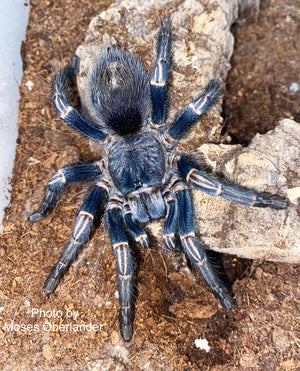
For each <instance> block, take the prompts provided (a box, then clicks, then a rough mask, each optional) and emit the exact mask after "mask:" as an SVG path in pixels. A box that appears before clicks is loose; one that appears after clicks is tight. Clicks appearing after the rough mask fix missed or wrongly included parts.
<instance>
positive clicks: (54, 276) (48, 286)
mask: <svg viewBox="0 0 300 371" xmlns="http://www.w3.org/2000/svg"><path fill="white" fill-rule="evenodd" d="M67 268H68V266H67V265H66V264H64V263H63V262H61V261H59V262H58V263H56V264H55V265H54V266H53V268H52V269H51V272H50V274H49V276H48V278H47V280H46V282H45V284H44V294H45V296H49V295H50V294H52V293H53V292H54V291H55V290H56V288H57V286H58V284H59V281H60V279H61V277H62V276H63V274H64V273H65V271H66V270H67Z"/></svg>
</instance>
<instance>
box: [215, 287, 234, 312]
mask: <svg viewBox="0 0 300 371" xmlns="http://www.w3.org/2000/svg"><path fill="white" fill-rule="evenodd" d="M212 291H213V293H214V294H215V296H216V297H217V298H218V299H219V300H220V302H221V304H222V306H223V308H225V309H227V310H231V309H232V308H233V306H234V299H233V297H232V296H231V295H230V294H229V292H228V291H227V289H226V288H224V287H222V286H218V287H216V288H213V290H212Z"/></svg>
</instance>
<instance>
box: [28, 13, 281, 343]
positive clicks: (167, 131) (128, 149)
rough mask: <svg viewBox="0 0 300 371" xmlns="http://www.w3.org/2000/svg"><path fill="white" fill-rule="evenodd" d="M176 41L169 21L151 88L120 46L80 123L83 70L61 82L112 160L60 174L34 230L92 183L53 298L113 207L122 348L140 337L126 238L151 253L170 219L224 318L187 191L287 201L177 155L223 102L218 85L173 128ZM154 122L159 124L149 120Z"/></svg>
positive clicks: (173, 239)
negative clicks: (65, 194)
mask: <svg viewBox="0 0 300 371" xmlns="http://www.w3.org/2000/svg"><path fill="white" fill-rule="evenodd" d="M170 44H171V31H170V22H169V20H168V19H164V20H163V22H162V27H161V31H160V34H159V39H158V48H157V59H156V62H155V66H154V70H153V73H152V75H151V79H149V78H148V74H147V73H146V71H145V70H144V68H143V66H142V64H141V63H140V62H139V61H137V60H136V59H135V58H134V57H133V56H132V55H129V54H126V53H125V52H123V51H121V50H120V49H118V48H117V47H115V46H111V47H109V48H106V51H105V52H104V53H103V54H102V55H101V56H100V57H99V59H98V62H97V63H96V64H95V66H93V68H92V69H91V73H90V74H89V75H87V76H86V77H85V79H86V83H85V85H84V86H85V88H84V91H81V92H80V95H81V96H85V98H86V99H85V101H86V102H88V104H87V106H85V107H84V110H85V112H84V114H83V115H81V114H80V113H79V112H78V111H77V110H76V109H75V108H73V107H72V106H71V105H70V103H69V101H68V98H67V85H68V84H67V83H68V81H69V79H70V78H72V76H74V75H75V74H77V73H78V70H79V73H80V68H79V66H80V61H79V59H78V58H73V60H72V63H71V66H69V67H67V68H65V69H63V70H62V71H60V72H59V73H57V74H56V75H55V76H54V79H53V103H54V106H55V108H56V110H57V112H58V114H59V115H60V117H61V118H63V119H64V120H65V121H66V122H67V123H69V124H70V125H71V126H73V127H74V128H75V129H77V130H79V131H80V132H81V133H83V134H85V135H86V136H88V137H90V138H92V139H94V140H95V141H97V142H98V143H99V145H101V146H103V147H104V148H105V151H106V155H105V156H104V158H103V159H102V160H101V161H99V162H95V163H92V164H82V165H75V166H70V167H66V168H63V169H61V170H58V171H57V172H56V173H55V174H54V176H53V177H52V178H51V179H50V181H49V183H48V186H47V189H46V192H45V196H44V199H43V202H42V205H41V207H40V210H39V211H37V212H35V213H33V214H32V215H31V216H30V218H29V220H30V221H32V222H35V221H38V220H41V219H43V218H44V217H46V216H47V215H48V214H49V213H50V212H51V211H52V210H53V208H54V206H55V204H56V202H57V200H58V199H59V197H60V195H61V193H62V191H63V189H64V188H65V187H66V186H67V185H68V184H70V183H72V182H76V181H91V180H93V181H94V186H93V188H92V189H91V190H90V192H89V194H88V196H87V198H86V200H85V202H84V204H83V206H82V208H81V211H80V212H79V215H78V217H77V219H76V223H75V227H74V230H73V232H72V235H71V237H70V239H69V241H68V243H67V245H66V247H65V249H64V251H63V253H62V255H61V257H60V259H59V260H58V262H57V263H56V264H55V265H54V267H53V268H52V270H51V272H50V275H49V277H48V279H47V281H46V283H45V286H44V290H45V295H50V294H51V293H52V292H53V291H54V290H55V289H56V287H57V285H58V283H59V280H60V279H61V277H62V276H63V274H64V273H65V271H66V270H67V269H68V267H69V266H70V264H71V263H72V261H73V260H74V259H75V257H76V255H77V252H78V251H79V249H80V248H81V247H82V245H83V244H84V243H85V242H86V240H87V239H88V236H89V232H90V229H91V227H92V225H93V220H94V217H95V215H96V213H97V210H98V209H99V208H100V206H101V205H103V204H104V205H105V217H106V224H107V227H108V230H109V234H110V238H111V242H112V247H113V250H114V253H115V257H116V261H117V272H118V277H119V297H120V306H121V308H120V327H121V333H122V336H123V338H124V339H125V340H126V341H128V340H130V339H131V337H132V323H133V315H132V312H133V311H132V309H133V290H132V285H133V274H134V269H133V262H132V257H131V253H130V246H129V244H128V237H127V234H129V235H131V236H132V237H133V238H134V239H135V241H136V242H137V243H138V244H139V245H140V246H142V247H145V248H147V247H148V246H149V243H150V241H149V238H148V236H147V233H146V231H145V230H144V225H145V224H146V223H148V222H149V221H151V220H155V219H160V218H162V217H165V218H166V219H165V222H164V226H163V239H164V243H165V245H166V247H167V248H168V249H169V250H172V251H178V250H181V251H182V252H183V253H185V254H186V256H187V258H188V259H189V260H190V261H191V262H192V263H193V264H195V266H196V267H197V268H198V269H199V271H200V272H201V274H202V276H203V278H204V280H205V281H206V283H207V284H208V286H209V287H210V288H211V290H212V291H213V293H214V294H215V295H216V296H217V297H218V298H219V299H220V301H221V303H222V305H223V306H224V307H225V308H226V309H231V308H232V306H233V300H232V297H231V295H230V294H229V292H228V291H227V289H226V287H225V286H224V285H223V284H222V283H221V282H220V280H219V279H218V278H217V276H216V275H215V273H214V271H213V269H212V267H211V265H210V264H209V262H208V260H207V258H206V254H205V251H204V250H203V249H202V248H201V247H200V245H199V243H198V241H197V239H196V237H195V227H194V223H193V207H192V199H191V195H190V190H189V188H190V187H191V186H194V187H196V188H198V189H200V190H202V191H204V192H206V193H208V194H210V195H212V196H221V197H224V198H227V199H229V200H232V201H235V202H238V203H241V204H244V205H250V206H258V207H267V206H268V207H272V208H275V209H284V208H286V207H287V201H286V199H285V198H283V197H281V196H278V195H274V194H267V193H258V192H256V191H253V190H249V189H245V188H240V187H236V186H231V185H229V184H228V183H225V182H224V181H222V180H218V179H217V178H214V177H212V176H211V175H208V174H207V173H206V172H205V169H206V166H205V165H204V164H203V163H201V162H200V161H198V160H197V159H196V158H194V157H192V156H190V155H187V154H185V153H179V152H174V151H173V147H174V146H175V145H176V143H177V142H178V140H179V139H180V138H181V137H182V135H183V134H184V133H185V132H186V131H187V130H188V129H189V127H190V126H191V125H192V124H193V123H194V122H195V121H196V120H197V119H198V118H199V116H201V115H202V114H203V113H204V112H205V111H207V110H208V109H209V108H210V107H211V106H212V105H213V104H214V102H215V101H216V99H218V97H219V94H220V89H219V83H218V82H217V81H211V82H210V83H209V84H208V86H207V87H206V88H205V89H204V91H203V93H202V94H200V95H199V96H198V97H197V98H196V99H195V100H194V101H193V102H192V103H190V104H189V105H188V106H187V107H186V109H185V110H184V111H183V112H182V113H181V114H180V115H179V116H178V117H177V119H176V120H175V121H174V122H173V123H172V124H171V125H166V123H165V116H166V80H167V74H168V70H169V58H170ZM150 112H151V117H149V116H150Z"/></svg>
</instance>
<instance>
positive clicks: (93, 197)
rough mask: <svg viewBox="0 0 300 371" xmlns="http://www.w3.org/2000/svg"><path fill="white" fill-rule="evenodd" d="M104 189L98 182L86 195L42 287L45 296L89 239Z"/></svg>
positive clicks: (102, 198) (105, 193) (54, 287)
mask: <svg viewBox="0 0 300 371" xmlns="http://www.w3.org/2000/svg"><path fill="white" fill-rule="evenodd" d="M106 198H107V191H106V187H105V188H104V187H102V186H101V183H100V182H99V183H98V184H97V185H96V186H94V187H93V188H92V190H91V191H90V193H89V194H88V196H87V198H86V200H85V202H84V204H83V206H82V208H81V210H80V212H79V214H78V216H77V219H76V223H75V226H74V229H73V232H72V235H71V238H70V240H69V241H68V243H67V245H66V247H65V249H64V251H63V253H62V254H61V256H60V258H59V260H58V262H57V263H56V264H55V265H54V266H53V267H52V269H51V272H50V274H49V276H48V278H47V280H46V282H45V285H44V293H45V295H46V296H48V295H50V294H51V293H53V292H54V290H55V289H56V287H57V286H58V284H59V281H60V279H61V277H62V276H63V275H64V273H65V272H66V270H67V269H68V268H69V266H70V265H71V263H72V262H73V261H74V259H75V257H76V255H77V253H78V251H79V249H80V248H81V247H82V246H83V244H84V243H85V242H86V240H87V239H88V237H89V234H90V230H91V227H92V225H93V220H94V217H95V215H96V213H97V211H98V209H99V207H100V205H101V204H102V203H103V202H104V201H105V200H106Z"/></svg>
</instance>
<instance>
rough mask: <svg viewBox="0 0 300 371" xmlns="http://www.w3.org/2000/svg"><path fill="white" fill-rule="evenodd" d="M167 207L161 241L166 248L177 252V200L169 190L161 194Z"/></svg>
mask: <svg viewBox="0 0 300 371" xmlns="http://www.w3.org/2000/svg"><path fill="white" fill-rule="evenodd" d="M163 196H164V199H165V203H166V205H167V217H166V220H165V223H164V225H163V232H162V235H163V240H164V244H165V246H166V248H167V249H168V250H170V251H173V252H178V251H179V249H178V246H177V241H176V231H177V228H178V220H177V219H178V207H177V200H176V198H175V197H174V195H173V194H172V192H171V191H170V190H166V192H164V194H163Z"/></svg>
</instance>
